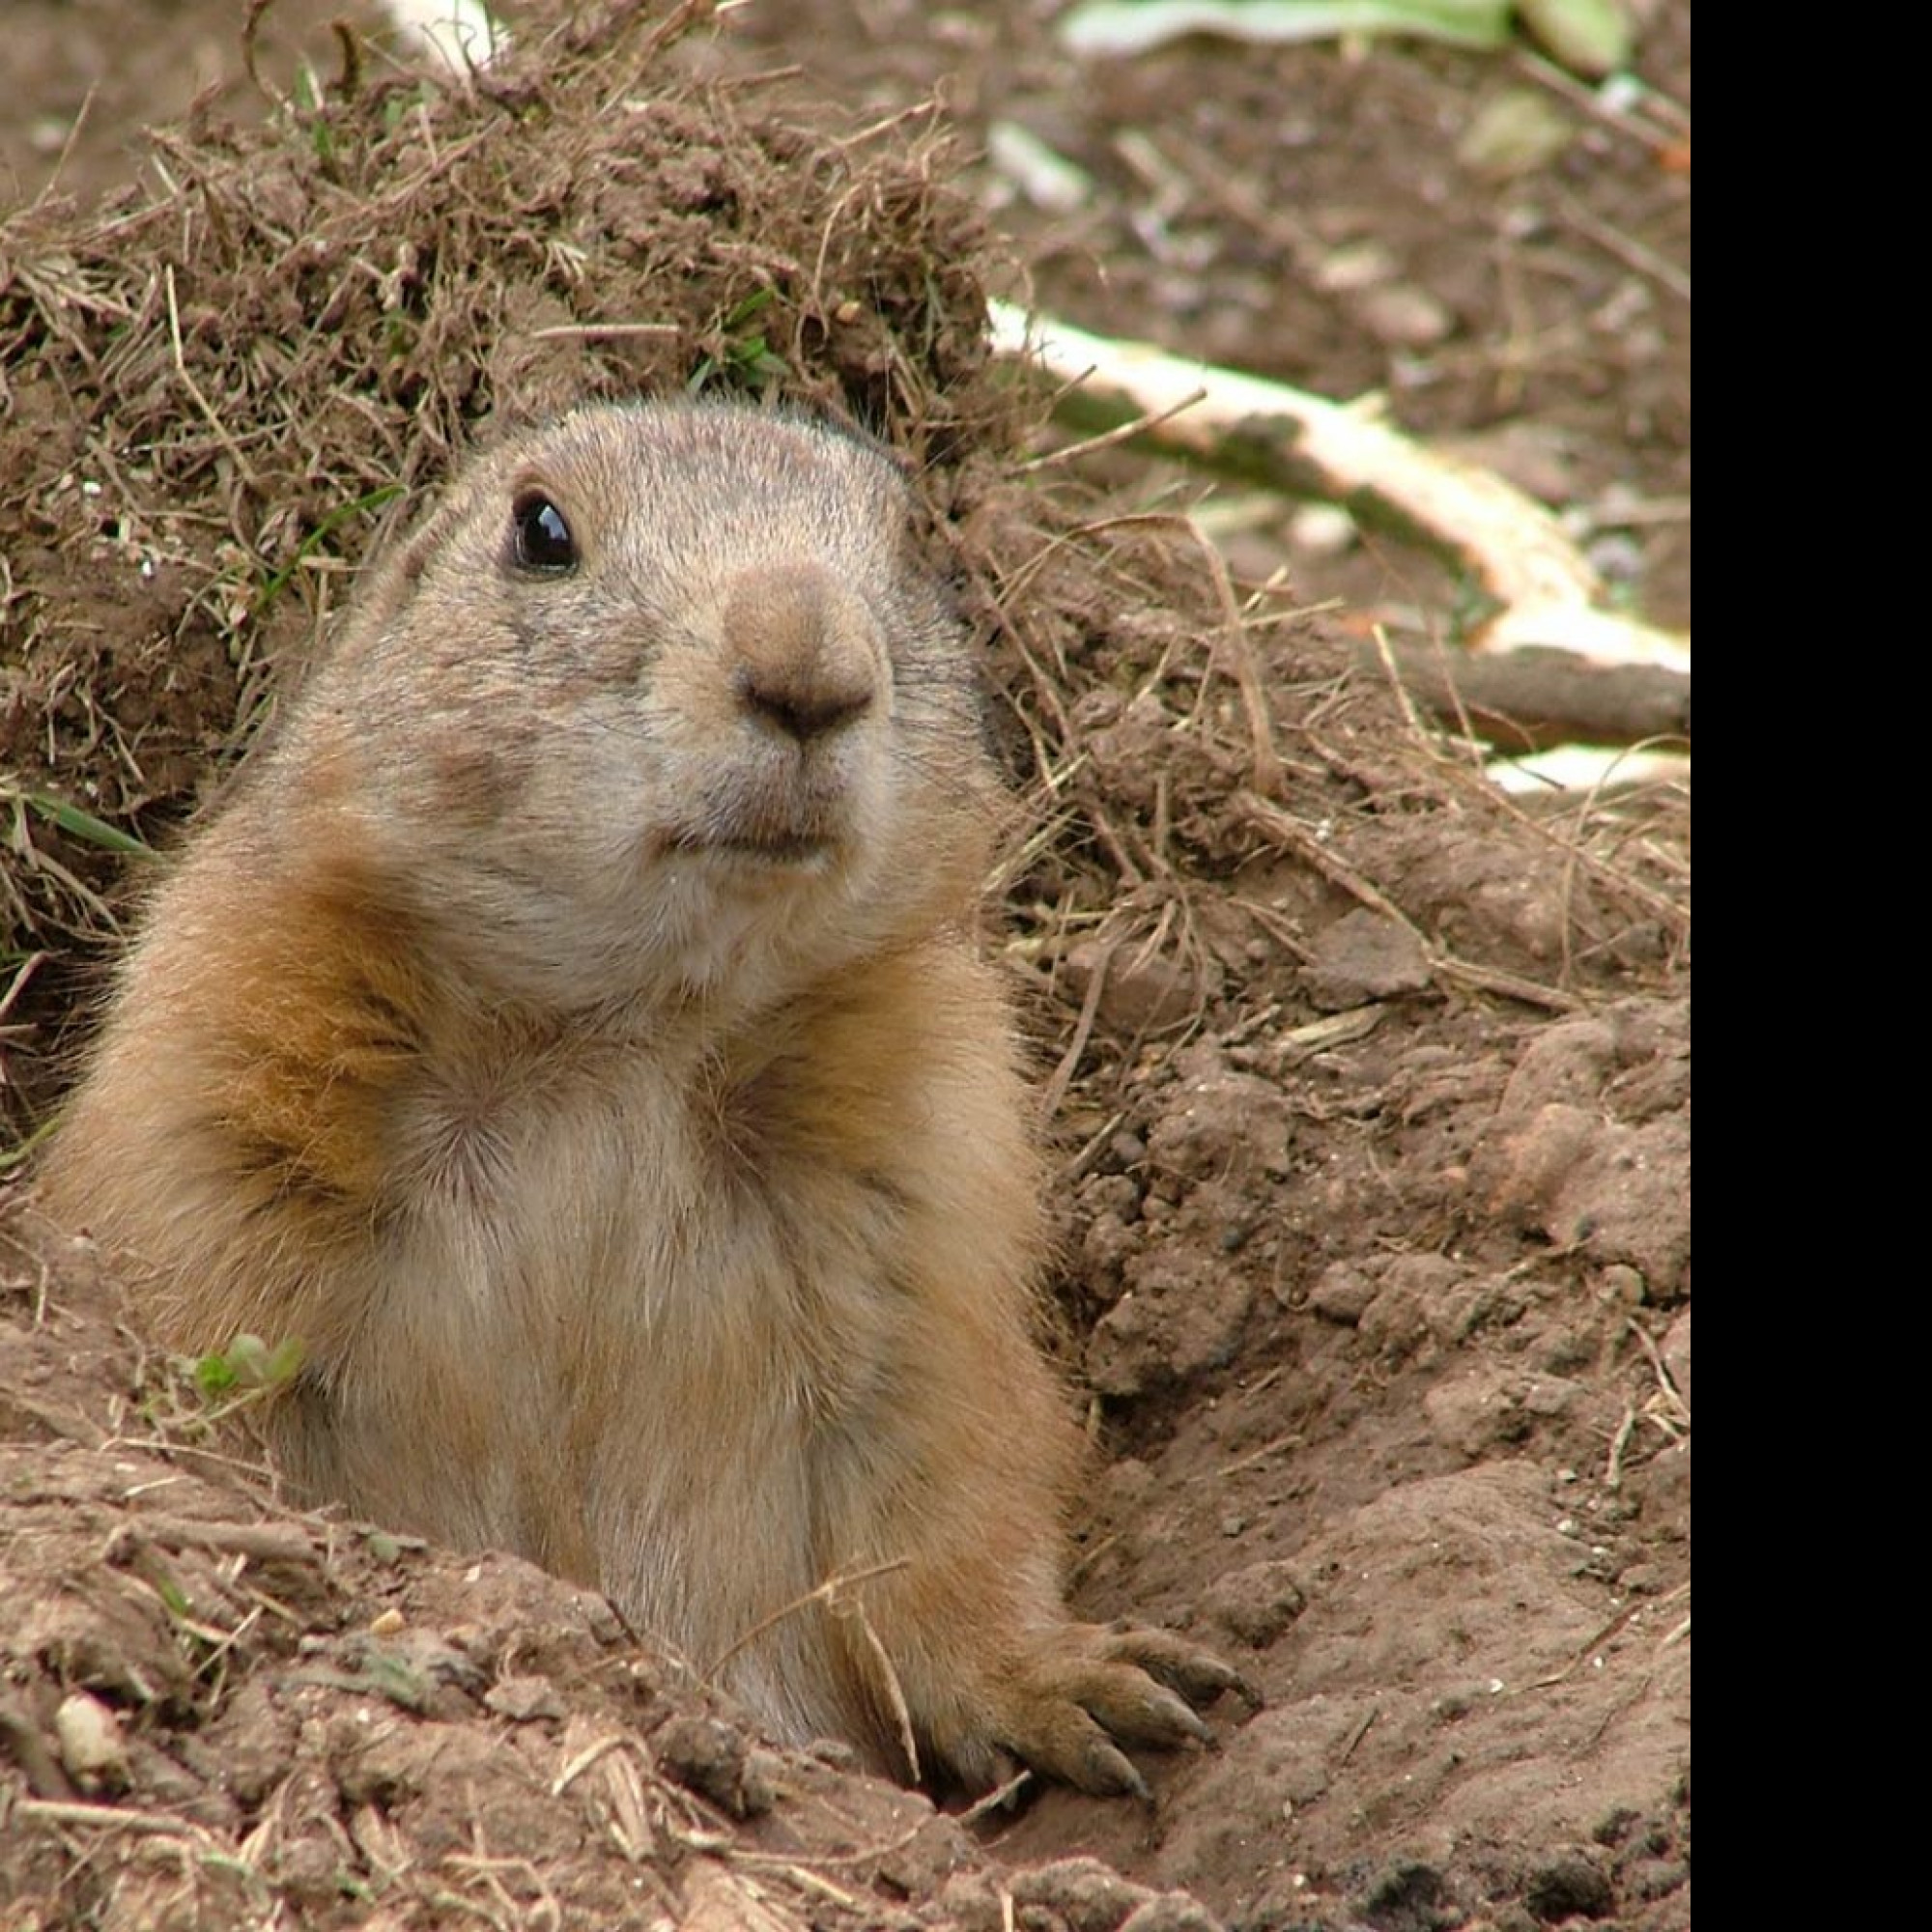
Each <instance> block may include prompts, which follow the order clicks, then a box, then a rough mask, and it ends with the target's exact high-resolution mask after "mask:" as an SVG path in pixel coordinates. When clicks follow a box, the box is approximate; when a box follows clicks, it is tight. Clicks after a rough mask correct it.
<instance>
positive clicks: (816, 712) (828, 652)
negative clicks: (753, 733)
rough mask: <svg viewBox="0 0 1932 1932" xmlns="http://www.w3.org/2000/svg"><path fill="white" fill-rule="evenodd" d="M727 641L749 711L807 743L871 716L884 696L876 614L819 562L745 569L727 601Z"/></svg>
mask: <svg viewBox="0 0 1932 1932" xmlns="http://www.w3.org/2000/svg"><path fill="white" fill-rule="evenodd" d="M723 642H724V646H725V662H726V663H727V664H728V665H729V666H730V667H731V670H730V678H731V688H732V690H733V692H734V693H735V694H736V695H737V698H738V702H739V703H740V704H741V705H742V706H743V707H744V709H745V711H746V713H747V714H748V715H749V716H751V717H752V718H753V719H755V720H757V721H758V722H759V723H760V724H762V725H767V726H769V727H770V728H771V729H773V730H777V731H781V732H783V733H784V735H785V736H786V737H788V738H792V739H795V740H796V741H797V742H798V743H799V744H801V745H808V744H810V743H811V741H812V740H813V739H815V738H823V737H825V736H827V735H829V734H830V733H832V732H835V731H838V730H842V729H843V728H844V727H845V726H846V725H850V724H852V723H853V722H854V721H856V720H857V719H859V718H861V717H863V716H864V715H865V713H866V712H867V711H868V710H870V708H871V706H872V701H873V698H874V696H876V694H877V690H878V670H877V663H878V657H877V652H876V650H875V649H874V633H873V631H872V627H871V618H870V616H869V614H868V613H867V611H866V608H865V606H864V605H862V604H861V603H859V601H858V600H857V599H856V598H853V597H852V596H850V595H849V594H848V593H847V592H846V591H845V590H844V589H843V587H842V586H841V585H840V584H839V583H838V581H837V580H836V579H835V578H834V577H833V576H832V574H831V573H830V572H829V571H827V570H825V569H823V568H822V567H821V566H819V565H816V564H783V565H773V566H771V567H769V568H765V569H761V570H755V571H747V572H745V573H744V575H743V576H741V577H740V578H739V579H738V580H737V582H735V583H733V584H732V586H731V589H730V592H729V594H728V595H727V596H726V598H725V620H724V639H723Z"/></svg>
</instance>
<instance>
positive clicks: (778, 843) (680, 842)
mask: <svg viewBox="0 0 1932 1932" xmlns="http://www.w3.org/2000/svg"><path fill="white" fill-rule="evenodd" d="M837 846H838V840H837V839H836V838H832V837H831V836H829V835H828V834H825V833H815V832H778V831H774V832H768V833H757V832H705V831H698V830H696V829H695V828H690V827H687V828H685V829H684V830H682V831H679V832H675V833H673V834H672V835H671V836H670V837H669V838H667V839H666V840H665V846H664V849H665V850H666V851H667V852H668V853H671V854H681V855H684V856H688V857H691V858H704V859H713V858H716V859H727V860H730V859H735V860H744V861H747V862H749V863H750V864H753V865H756V866H772V867H782V866H796V867H820V866H823V865H824V864H826V863H827V862H828V861H829V860H830V859H831V857H832V854H833V852H834V851H835V849H836V848H837Z"/></svg>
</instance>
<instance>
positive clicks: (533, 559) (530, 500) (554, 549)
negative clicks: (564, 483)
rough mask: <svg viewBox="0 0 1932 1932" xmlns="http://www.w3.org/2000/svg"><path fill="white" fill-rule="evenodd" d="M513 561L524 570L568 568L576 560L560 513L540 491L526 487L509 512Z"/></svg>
mask: <svg viewBox="0 0 1932 1932" xmlns="http://www.w3.org/2000/svg"><path fill="white" fill-rule="evenodd" d="M510 527H511V530H512V532H513V534H514V541H515V544H516V552H517V562H518V564H519V565H520V566H521V567H522V568H523V569H525V570H545V571H554V570H570V569H572V568H574V567H575V565H576V563H577V539H576V538H575V537H573V536H572V535H571V534H570V526H569V525H568V524H567V523H565V522H564V520H563V512H562V511H561V510H559V509H558V508H557V507H556V505H555V504H554V503H553V502H552V501H551V499H550V498H549V497H546V496H545V495H544V494H543V493H542V491H540V490H526V491H525V493H524V494H523V495H522V496H521V497H518V498H517V500H516V503H515V504H514V505H513V506H512V508H511V511H510Z"/></svg>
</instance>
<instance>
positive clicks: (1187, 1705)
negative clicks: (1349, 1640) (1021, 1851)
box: [993, 1624, 1256, 1799]
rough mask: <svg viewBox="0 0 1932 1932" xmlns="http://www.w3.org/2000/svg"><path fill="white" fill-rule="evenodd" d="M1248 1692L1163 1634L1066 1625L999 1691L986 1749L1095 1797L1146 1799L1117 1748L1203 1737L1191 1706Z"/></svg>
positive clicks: (1224, 1667)
mask: <svg viewBox="0 0 1932 1932" xmlns="http://www.w3.org/2000/svg"><path fill="white" fill-rule="evenodd" d="M1223 1690H1239V1691H1240V1692H1241V1693H1242V1694H1243V1695H1244V1696H1245V1697H1247V1698H1248V1700H1249V1701H1250V1702H1254V1701H1256V1700H1255V1699H1254V1697H1253V1693H1252V1692H1251V1691H1249V1690H1248V1688H1247V1686H1246V1685H1245V1684H1244V1683H1243V1682H1242V1680H1241V1678H1240V1675H1239V1673H1238V1672H1236V1670H1234V1669H1233V1668H1232V1667H1231V1666H1230V1665H1228V1664H1226V1663H1224V1662H1222V1661H1221V1660H1220V1659H1219V1658H1218V1657H1216V1656H1214V1655H1213V1654H1212V1652H1210V1651H1207V1650H1203V1649H1202V1648H1201V1647H1200V1646H1199V1645H1198V1644H1195V1643H1191V1642H1189V1641H1188V1640H1187V1639H1186V1638H1185V1637H1180V1636H1176V1635H1174V1634H1172V1633H1171V1632H1167V1631H1155V1630H1145V1629H1142V1628H1140V1627H1138V1626H1135V1625H1117V1626H1114V1627H1112V1628H1109V1627H1106V1626H1103V1625H1099V1624H1067V1625H1065V1626H1064V1627H1062V1628H1061V1629H1059V1630H1057V1631H1052V1632H1050V1633H1047V1634H1045V1635H1043V1636H1042V1637H1040V1638H1039V1639H1038V1640H1037V1642H1036V1643H1035V1645H1034V1646H1033V1648H1032V1649H1031V1650H1029V1651H1028V1652H1027V1653H1026V1654H1025V1655H1024V1656H1023V1657H1022V1658H1021V1660H1020V1661H1019V1663H1018V1666H1017V1668H1016V1669H1015V1670H1014V1672H1013V1674H1012V1676H1011V1677H1010V1679H1009V1681H1008V1682H1007V1684H1006V1685H1004V1686H1003V1687H1002V1692H1001V1695H1000V1696H999V1698H998V1707H997V1710H996V1712H995V1716H994V1723H993V1742H994V1743H996V1744H997V1745H999V1746H1000V1747H1003V1748H1004V1749H1005V1750H1007V1751H1009V1752H1010V1753H1011V1754H1012V1755H1013V1756H1015V1757H1017V1758H1020V1759H1021V1760H1023V1761H1024V1762H1025V1763H1026V1764H1028V1765H1030V1766H1031V1767H1032V1768H1033V1769H1034V1770H1035V1771H1037V1772H1039V1773H1041V1774H1043V1775H1044V1776H1049V1777H1058V1778H1061V1779H1063V1780H1065V1782H1066V1783H1068V1784H1072V1785H1076V1786H1078V1787H1079V1789H1081V1790H1082V1791H1087V1792H1092V1793H1093V1794H1094V1796H1096V1797H1103V1798H1107V1797H1119V1796H1123V1795H1131V1796H1133V1797H1135V1798H1141V1799H1145V1798H1147V1797H1148V1796H1149V1792H1148V1787H1147V1780H1146V1779H1145V1778H1143V1777H1142V1776H1141V1774H1140V1772H1139V1771H1138V1770H1137V1769H1136V1768H1135V1766H1134V1763H1133V1760H1132V1759H1131V1758H1129V1757H1128V1756H1127V1754H1126V1752H1125V1751H1124V1750H1122V1748H1121V1747H1122V1746H1123V1745H1129V1746H1132V1745H1152V1746H1156V1747H1159V1748H1161V1749H1174V1748H1176V1747H1179V1746H1181V1745H1185V1744H1207V1743H1208V1742H1210V1741H1211V1738H1212V1733H1211V1732H1210V1731H1209V1730H1208V1726H1207V1725H1206V1724H1205V1723H1203V1722H1202V1720H1201V1719H1200V1717H1199V1715H1198V1714H1197V1713H1196V1711H1195V1709H1194V1706H1195V1704H1197V1703H1205V1702H1207V1701H1208V1700H1209V1699H1210V1698H1212V1697H1215V1696H1218V1695H1219V1694H1220V1692H1221V1691H1223Z"/></svg>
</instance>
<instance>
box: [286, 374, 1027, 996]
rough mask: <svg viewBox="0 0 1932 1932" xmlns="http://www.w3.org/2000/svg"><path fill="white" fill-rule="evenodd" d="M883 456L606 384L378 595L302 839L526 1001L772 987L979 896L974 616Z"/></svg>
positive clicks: (792, 428) (361, 629)
mask: <svg viewBox="0 0 1932 1932" xmlns="http://www.w3.org/2000/svg"><path fill="white" fill-rule="evenodd" d="M909 509H910V503H909V498H908V495H907V492H906V490H905V488H904V485H903V484H902V482H901V481H900V479H899V477H898V475H897V474H896V472H895V469H893V467H892V466H891V464H890V463H889V462H888V461H887V460H886V458H885V457H884V455H883V454H882V453H881V452H880V451H878V450H876V449H874V448H872V447H870V446H868V445H867V444H866V443H864V442H862V441H860V440H856V439H854V438H851V437H847V436H844V435H841V434H839V433H838V432H836V431H833V430H830V429H827V428H823V427H820V426H818V425H815V424H812V423H810V422H807V421H804V420H801V419H798V418H794V417H789V416H784V415H772V414H766V413H761V412H753V411H750V410H746V409H739V408H731V407H723V406H717V407H714V406H705V405H685V404H672V405H638V406H599V407H589V408H584V409H581V410H579V411H577V412H573V413H572V414H570V415H568V416H566V417H564V418H562V419H561V420H559V421H558V422H556V423H554V424H553V425H551V426H550V427H548V428H545V429H542V430H539V431H536V432H533V433H531V434H528V435H525V436H520V437H516V438H513V439H511V440H508V441H507V442H505V443H504V444H503V445H502V446H501V447H499V448H497V449H496V450H495V451H493V452H492V453H491V454H489V455H488V456H486V457H484V458H482V459H480V460H479V461H477V462H475V463H474V464H473V465H472V466H471V467H470V468H469V469H468V470H467V471H465V472H463V473H462V474H461V475H459V477H458V478H457V480H456V481H455V483H454V484H452V486H451V487H450V488H449V490H448V492H447V494H446V495H445V497H444V498H443V499H442V501H441V502H440V505H439V507H438V508H437V509H436V511H435V512H434V513H433V514H432V515H431V516H430V518H429V519H428V521H427V522H426V523H425V524H424V525H422V526H421V527H419V528H418V529H417V530H416V531H415V532H414V533H413V534H412V536H411V537H410V538H409V539H408V540H407V542H406V543H405V544H404V546H403V548H402V549H401V551H400V552H398V553H397V554H395V555H393V556H392V557H391V558H390V560H389V561H388V562H387V563H386V564H385V565H384V566H382V567H381V568H380V569H379V570H378V571H377V572H376V573H375V575H374V576H373V577H372V578H371V579H370V580H369V581H368V582H366V583H365V585H364V586H363V588H362V590H361V592H360V594H359V596H358V599H357V601H356V604H355V607H354V608H353V609H352V611H351V613H350V616H349V618H348V619H347V622H346V625H345V628H344V630H343V632H342V634H341V636H340V637H339V638H338V639H337V640H336V641H335V643H334V644H333V645H332V647H331V648H330V649H329V650H328V651H327V653H326V654H325V655H324V657H323V658H322V660H321V662H320V663H319V665H318V667H317V668H316V670H315V673H314V675H313V676H312V678H311V680H310V682H309V685H308V687H307V688H306V689H305V690H304V691H303V693H302V694H301V696H300V698H299V699H298V702H297V704H296V706H295V707H294V709H293V712H292V715H291V716H290V718H289V721H288V725H287V729H286V732H285V734H284V736H283V738H282V739H281V741H280V743H278V744H277V745H276V746H275V748H274V749H273V751H272V752H271V753H269V755H268V758H267V760H266V762H267V766H268V769H267V770H266V771H265V772H264V773H263V774H262V783H263V787H264V789H265V791H266V792H267V794H268V797H269V799H270V801H272V804H271V810H273V811H274V812H275V813H276V815H277V816H278V817H280V818H281V819H283V821H284V823H283V828H282V832H281V837H282V838H284V839H289V838H321V839H325V840H331V839H332V836H333V835H339V836H340V837H342V838H347V839H348V840H349V841H350V843H351V849H350V850H347V851H337V852H335V853H334V854H333V856H334V858H335V859H336V861H337V863H340V864H347V865H350V866H353V867H355V868H357V869H358V870H363V869H366V873H367V880H368V886H369V889H370V890H371V891H372V893H373V894H374V895H375V896H376V897H377V898H378V899H380V900H381V901H384V902H386V903H391V904H393V905H394V906H395V909H396V911H397V913H398V914H399V915H401V916H405V917H408V918H410V919H411V920H412V921H413V922H416V923H420V924H422V925H423V927H424V928H425V930H426V931H427V932H428V933H429V934H430V935H431V936H432V937H433V939H434V941H435V943H436V945H437V948H438V951H439V953H440V955H442V956H451V955H455V956H457V957H458V958H460V960H461V963H462V965H463V967H464V969H465V972H466V976H467V977H469V979H471V980H473V981H474V983H476V984H477V985H478V986H479V987H480V988H483V989H486V990H488V991H490V992H492V993H494V994H496V995H497V996H499V997H504V998H509V999H514V1000H518V1001H522V1002H528V1003H532V1004H536V1005H541V1006H546V1007H552V1008H561V1009H585V1008H595V1007H600V1006H610V1005H613V1004H626V1003H634V1002H636V1001H638V1000H640V999H642V1000H650V999H654V998H676V997H686V996H691V995H705V996H707V997H713V998H715V997H725V996H728V995H729V994H731V993H732V992H736V993H739V994H741V995H744V996H746V997H749V998H753V999H755V998H758V997H762V996H763V993H762V990H761V988H762V985H763V982H764V981H765V980H773V981H774V983H775V984H776V983H777V982H779V981H781V980H783V978H784V977H785V974H786V971H787V968H788V967H791V968H794V969H795V968H796V966H797V965H799V964H800V963H804V964H809V965H810V966H812V967H814V968H816V969H818V970H823V969H825V968H826V967H828V966H830V965H835V964H836V963H837V962H838V958H839V956H840V955H841V954H843V955H845V956H858V955H859V954H861V953H863V952H867V951H870V950H873V949H875V948H877V947H878V946H880V945H884V944H890V943H891V942H892V940H893V938H894V936H895V934H897V933H900V932H914V931H919V930H923V929H925V928H928V927H929V926H930V925H931V924H932V923H934V922H935V920H936V919H939V918H944V917H952V916H955V915H956V914H957V913H958V912H959V911H960V910H961V909H962V908H963V907H964V906H965V905H967V904H968V903H970V899H971V895H972V893H973V891H974V888H975V886H976V885H977V883H978V879H979V877H980V872H981V871H982V869H983V866H984V862H985V854H986V849H987V844H988V839H989V832H990V826H991V823H992V819H993V815H994V814H993V810H992V800H993V797H994V795H995V792H994V786H993V782H992V781H991V778H990V775H989V773H988V771H987V768H986V762H985V759H984V755H983V753H982V751H981V749H980V738H979V732H978V721H977V712H976V703H977V699H976V696H975V693H974V681H973V676H972V669H971V665H970V661H969V656H968V652H967V648H966V644H965V641H964V639H962V637H961V636H960V634H959V630H958V627H957V625H956V624H955V622H954V621H953V620H952V617H951V615H950V614H949V612H948V611H947V609H946V607H945V604H944V602H943V600H942V598H941V597H940V595H939V593H938V590H937V587H936V586H935V585H934V583H933V582H931V580H930V579H929V577H928V576H926V575H925V574H924V573H923V571H922V569H921V568H920V566H919V564H918V562H917V560H916V557H915V555H914V552H913V548H912V544H911V541H910V535H909V529H908V513H909Z"/></svg>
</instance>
